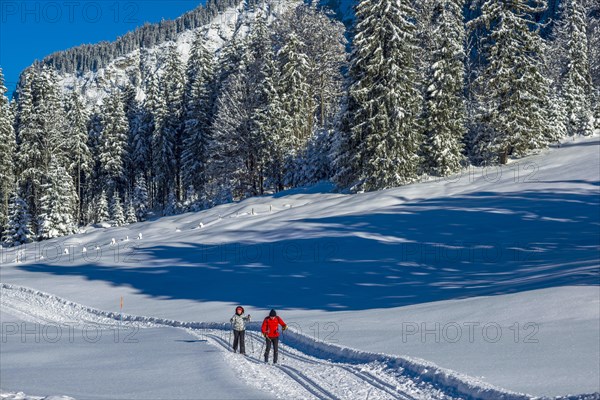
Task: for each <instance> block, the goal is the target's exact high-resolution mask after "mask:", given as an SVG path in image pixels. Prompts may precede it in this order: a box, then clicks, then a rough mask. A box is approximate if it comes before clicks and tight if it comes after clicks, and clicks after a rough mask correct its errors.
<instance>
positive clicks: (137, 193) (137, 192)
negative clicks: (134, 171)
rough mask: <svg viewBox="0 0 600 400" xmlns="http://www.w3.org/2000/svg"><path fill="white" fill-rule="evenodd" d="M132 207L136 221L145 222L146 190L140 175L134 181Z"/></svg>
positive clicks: (144, 182)
mask: <svg viewBox="0 0 600 400" xmlns="http://www.w3.org/2000/svg"><path fill="white" fill-rule="evenodd" d="M133 207H134V209H135V215H136V217H137V220H138V221H145V220H146V217H147V215H148V189H147V187H146V180H145V179H144V176H143V175H142V174H140V175H138V177H137V178H136V180H135V187H134V189H133Z"/></svg>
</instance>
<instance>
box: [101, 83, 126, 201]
mask: <svg viewBox="0 0 600 400" xmlns="http://www.w3.org/2000/svg"><path fill="white" fill-rule="evenodd" d="M127 130H128V126H127V118H126V116H125V111H124V110H123V102H122V100H121V93H120V92H119V91H118V90H115V91H114V92H113V93H111V94H110V96H108V97H106V98H105V99H104V103H103V108H102V134H101V136H100V143H99V161H100V168H101V173H102V181H103V184H104V187H105V188H108V189H110V190H111V191H112V190H116V189H119V188H120V187H121V185H122V183H123V178H124V170H123V168H124V163H125V157H126V150H127Z"/></svg>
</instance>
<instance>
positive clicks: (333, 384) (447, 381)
mask: <svg viewBox="0 0 600 400" xmlns="http://www.w3.org/2000/svg"><path fill="white" fill-rule="evenodd" d="M0 308H2V309H4V310H5V311H8V312H9V313H13V314H14V315H16V316H19V317H21V318H22V319H23V320H25V321H31V322H45V323H57V324H60V323H69V324H71V325H84V324H95V325H96V326H97V327H99V328H104V329H114V328H116V327H118V326H120V325H121V326H123V327H135V328H150V327H176V328H182V329H185V330H187V331H188V332H189V333H190V334H191V335H193V336H194V337H197V338H202V339H206V340H207V341H208V342H209V343H211V344H212V345H214V346H216V347H218V348H220V350H221V351H222V352H223V353H224V358H225V359H226V361H227V362H229V363H230V365H231V366H232V367H233V368H234V369H236V372H237V373H239V374H240V376H241V377H242V378H243V379H244V380H245V381H246V382H247V383H248V384H249V385H252V386H254V387H257V388H259V389H265V390H267V389H270V390H273V388H275V389H276V390H275V394H276V395H279V396H280V397H281V398H298V397H301V398H316V399H330V400H341V399H355V398H360V399H369V400H377V399H402V400H417V399H457V398H482V399H491V398H500V399H506V400H512V399H529V398H530V396H527V395H524V394H519V393H514V392H508V391H504V390H502V389H499V388H495V387H493V386H491V385H486V384H485V383H482V382H479V381H476V380H473V379H472V378H470V377H466V376H464V375H458V374H456V373H452V371H448V370H444V369H441V368H439V367H437V366H435V365H434V364H429V363H426V362H422V363H420V364H419V363H418V361H416V360H411V359H408V358H401V357H395V356H389V355H384V354H376V353H368V352H361V351H358V350H354V349H349V348H345V347H340V346H336V345H331V344H327V343H324V342H318V341H315V340H314V339H312V338H310V337H308V336H306V335H302V334H299V333H297V332H293V331H291V330H288V331H286V332H285V334H284V335H283V337H282V346H281V347H280V360H279V361H280V364H277V365H272V364H265V363H264V362H263V360H262V357H263V355H262V354H259V353H260V352H261V350H262V349H264V348H263V347H262V344H263V339H262V337H261V336H259V334H258V333H256V332H252V331H258V323H251V324H250V326H249V330H248V332H247V339H246V349H247V353H249V356H248V357H244V356H242V355H240V354H234V353H233V352H231V347H230V343H229V341H228V339H227V338H228V335H229V324H228V323H218V322H183V321H176V320H170V319H164V318H155V317H146V316H135V315H129V314H123V315H121V314H119V313H115V312H109V311H102V310H98V309H95V308H92V307H88V306H85V305H82V304H79V303H74V302H71V301H69V300H66V299H63V298H60V297H57V296H54V295H51V294H48V293H44V292H41V291H37V290H35V289H30V288H27V287H22V286H16V285H10V284H6V283H0ZM252 350H253V351H252ZM411 368H412V369H411ZM419 372H422V373H419Z"/></svg>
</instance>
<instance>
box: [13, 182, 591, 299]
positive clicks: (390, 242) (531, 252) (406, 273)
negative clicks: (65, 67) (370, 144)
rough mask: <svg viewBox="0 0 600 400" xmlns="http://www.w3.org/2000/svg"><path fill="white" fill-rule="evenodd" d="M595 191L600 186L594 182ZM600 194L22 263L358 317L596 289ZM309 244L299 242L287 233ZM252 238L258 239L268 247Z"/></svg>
mask: <svg viewBox="0 0 600 400" xmlns="http://www.w3.org/2000/svg"><path fill="white" fill-rule="evenodd" d="M589 183H591V184H593V185H595V186H597V185H598V183H597V182H593V183H592V182H589ZM599 200H600V195H599V194H598V193H597V192H595V191H583V190H582V191H581V192H573V191H572V190H571V191H569V192H568V193H555V192H546V191H526V192H518V193H492V192H478V193H473V194H470V195H465V196H462V197H443V198H434V199H429V200H425V201H418V202H412V203H406V204H402V205H398V206H395V207H390V208H387V209H386V210H385V211H384V212H381V211H378V212H377V213H373V214H367V215H343V216H335V217H329V218H314V219H310V218H309V219H304V220H301V221H297V220H291V221H290V224H289V228H286V229H280V230H272V231H267V232H260V231H257V233H253V232H252V231H251V230H248V229H242V230H240V231H239V237H240V238H241V240H240V241H239V242H237V243H228V244H225V245H209V244H198V243H178V244H176V245H173V246H172V245H164V246H151V247H142V248H141V249H139V250H138V253H137V255H136V257H137V258H138V259H139V260H140V261H139V262H138V263H133V264H127V265H123V264H117V265H105V264H84V265H56V264H41V263H37V264H31V265H27V264H25V265H22V266H19V268H23V269H25V270H27V271H38V272H46V273H52V274H57V275H81V276H84V277H86V278H88V279H91V280H102V281H107V282H111V283H113V284H115V285H131V286H132V287H134V288H136V289H139V290H140V291H141V292H143V293H145V294H148V295H152V296H157V297H168V298H175V299H191V300H197V301H227V302H234V303H240V304H247V305H252V306H257V307H265V308H269V307H278V308H302V309H322V310H330V311H333V310H357V309H369V308H387V307H396V306H405V305H410V304H418V303H423V302H430V301H437V300H448V299H459V298H468V297H473V296H480V295H499V294H506V293H514V292H520V291H525V290H532V289H540V288H548V287H555V286H563V285H599V284H600V274H599V264H600V261H599V254H600V253H599V250H600V204H599ZM298 227H301V228H302V231H301V237H302V238H301V239H290V238H289V235H290V233H294V234H296V236H298V235H297V234H298V231H297V229H298ZM243 238H256V239H257V240H260V241H261V243H256V242H249V241H245V240H242V239H243Z"/></svg>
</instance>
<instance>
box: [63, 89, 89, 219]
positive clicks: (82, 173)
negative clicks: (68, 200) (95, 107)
mask: <svg viewBox="0 0 600 400" xmlns="http://www.w3.org/2000/svg"><path fill="white" fill-rule="evenodd" d="M65 114H66V122H67V123H66V126H65V141H64V146H65V151H66V153H67V159H68V165H67V171H68V172H69V173H70V174H71V176H72V177H73V179H74V181H75V186H76V188H77V197H78V199H79V202H78V203H77V210H76V214H75V215H76V217H77V221H78V222H82V219H83V218H82V211H81V210H82V199H83V192H82V181H84V182H85V180H86V179H87V178H89V174H90V172H91V170H92V167H93V160H92V152H91V151H90V148H89V146H88V131H87V125H88V119H89V116H88V114H87V111H86V109H85V106H84V105H83V102H82V100H81V97H80V96H79V94H78V93H77V91H76V90H73V91H72V92H71V93H70V94H69V96H68V98H67V100H66V104H65Z"/></svg>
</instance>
